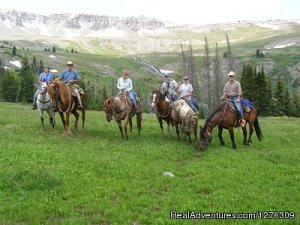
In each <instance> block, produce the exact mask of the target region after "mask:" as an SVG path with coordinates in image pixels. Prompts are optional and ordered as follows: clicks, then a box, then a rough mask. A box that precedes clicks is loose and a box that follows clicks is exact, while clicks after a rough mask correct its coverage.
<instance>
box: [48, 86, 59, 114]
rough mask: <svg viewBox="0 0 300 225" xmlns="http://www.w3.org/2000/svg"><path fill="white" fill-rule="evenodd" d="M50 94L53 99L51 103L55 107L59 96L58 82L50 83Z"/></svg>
mask: <svg viewBox="0 0 300 225" xmlns="http://www.w3.org/2000/svg"><path fill="white" fill-rule="evenodd" d="M47 90H48V94H49V96H50V99H51V105H52V108H53V109H56V108H57V101H58V98H59V91H58V85H57V83H55V82H53V83H51V84H49V85H48V88H47Z"/></svg>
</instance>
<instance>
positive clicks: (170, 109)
mask: <svg viewBox="0 0 300 225" xmlns="http://www.w3.org/2000/svg"><path fill="white" fill-rule="evenodd" d="M152 103H154V104H155V106H156V107H155V111H156V112H155V113H156V114H157V115H158V116H159V117H161V118H167V117H168V116H169V115H170V113H171V111H172V107H171V104H170V106H169V111H168V113H167V115H166V116H163V115H161V114H160V113H159V112H158V110H157V104H158V103H159V100H158V101H157V102H156V103H155V102H154V101H152Z"/></svg>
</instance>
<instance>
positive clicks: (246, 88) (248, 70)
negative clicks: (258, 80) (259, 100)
mask: <svg viewBox="0 0 300 225" xmlns="http://www.w3.org/2000/svg"><path fill="white" fill-rule="evenodd" d="M253 83H254V75H253V67H252V65H251V64H246V65H244V68H243V71H242V76H241V87H242V91H243V97H244V98H247V99H249V100H250V101H251V102H253V101H254V100H255V96H254V93H253ZM255 91H256V90H255Z"/></svg>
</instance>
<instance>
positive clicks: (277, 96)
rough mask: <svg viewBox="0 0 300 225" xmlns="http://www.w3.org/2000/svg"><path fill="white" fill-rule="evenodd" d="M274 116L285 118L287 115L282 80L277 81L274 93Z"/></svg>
mask: <svg viewBox="0 0 300 225" xmlns="http://www.w3.org/2000/svg"><path fill="white" fill-rule="evenodd" d="M274 100H275V101H274V108H273V112H274V113H273V115H274V116H283V115H284V113H285V109H284V108H285V89H284V84H283V81H282V79H281V78H278V79H277V82H276V86H275V92H274Z"/></svg>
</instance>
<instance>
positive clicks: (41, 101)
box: [37, 86, 51, 104]
mask: <svg viewBox="0 0 300 225" xmlns="http://www.w3.org/2000/svg"><path fill="white" fill-rule="evenodd" d="M40 90H41V91H40V92H39V94H41V95H43V96H46V94H47V93H46V91H47V86H46V87H45V88H43V87H40ZM37 100H38V101H39V102H40V103H43V104H46V103H49V102H51V98H50V99H49V100H48V101H43V100H41V99H39V98H37Z"/></svg>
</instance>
